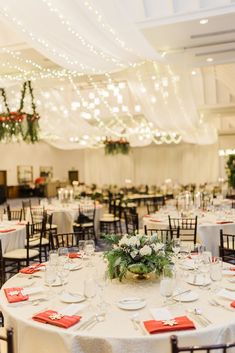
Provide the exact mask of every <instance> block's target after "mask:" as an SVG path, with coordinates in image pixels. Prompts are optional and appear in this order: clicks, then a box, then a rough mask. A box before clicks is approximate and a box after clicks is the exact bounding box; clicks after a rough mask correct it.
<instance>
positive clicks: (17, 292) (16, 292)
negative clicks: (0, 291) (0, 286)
mask: <svg viewBox="0 0 235 353" xmlns="http://www.w3.org/2000/svg"><path fill="white" fill-rule="evenodd" d="M22 289H23V288H22V287H14V288H4V292H5V295H6V297H7V300H8V302H9V303H17V302H22V301H25V300H28V299H29V296H28V295H23V294H22V293H21V291H22Z"/></svg>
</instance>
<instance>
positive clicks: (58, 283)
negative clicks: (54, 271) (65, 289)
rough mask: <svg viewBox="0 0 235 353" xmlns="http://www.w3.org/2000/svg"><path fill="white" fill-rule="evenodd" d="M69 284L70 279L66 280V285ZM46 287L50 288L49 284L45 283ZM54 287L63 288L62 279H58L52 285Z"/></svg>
mask: <svg viewBox="0 0 235 353" xmlns="http://www.w3.org/2000/svg"><path fill="white" fill-rule="evenodd" d="M67 283H68V279H66V281H65V282H64V284H67ZM45 285H46V286H49V284H48V283H46V282H45ZM51 286H52V287H59V286H62V283H61V280H60V278H56V281H55V282H54V283H53V284H52V285H51Z"/></svg>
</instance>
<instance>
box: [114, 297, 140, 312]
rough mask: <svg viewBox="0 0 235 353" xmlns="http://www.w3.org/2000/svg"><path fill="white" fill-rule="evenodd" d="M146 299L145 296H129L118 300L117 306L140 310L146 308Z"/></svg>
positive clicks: (124, 308)
mask: <svg viewBox="0 0 235 353" xmlns="http://www.w3.org/2000/svg"><path fill="white" fill-rule="evenodd" d="M145 305H146V300H145V299H144V298H137V297H127V298H122V299H120V300H119V301H118V302H117V306H118V307H119V308H120V309H123V310H138V309H142V308H144V307H145Z"/></svg>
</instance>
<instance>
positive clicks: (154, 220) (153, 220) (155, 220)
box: [150, 218, 161, 222]
mask: <svg viewBox="0 0 235 353" xmlns="http://www.w3.org/2000/svg"><path fill="white" fill-rule="evenodd" d="M150 222H161V221H159V220H158V219H152V218H151V219H150Z"/></svg>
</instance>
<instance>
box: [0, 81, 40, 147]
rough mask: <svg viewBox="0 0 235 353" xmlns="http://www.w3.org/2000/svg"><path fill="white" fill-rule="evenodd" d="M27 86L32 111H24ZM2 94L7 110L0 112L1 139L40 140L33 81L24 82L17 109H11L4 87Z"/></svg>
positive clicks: (32, 141)
mask: <svg viewBox="0 0 235 353" xmlns="http://www.w3.org/2000/svg"><path fill="white" fill-rule="evenodd" d="M27 88H28V90H29V95H30V98H31V108H32V112H31V113H26V112H25V111H23V109H24V100H25V95H26V91H27ZM0 94H1V96H2V99H3V103H4V107H5V112H2V113H0V141H6V142H11V141H13V140H14V139H16V140H18V139H19V140H23V141H25V142H28V143H35V142H37V141H38V140H39V136H38V133H39V124H38V120H39V118H40V116H39V114H38V113H37V112H36V105H35V102H34V95H33V88H32V85H31V81H26V82H24V83H23V87H22V91H21V100H20V106H19V109H18V110H17V111H10V108H9V105H8V102H7V97H6V91H5V89H4V88H0Z"/></svg>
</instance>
